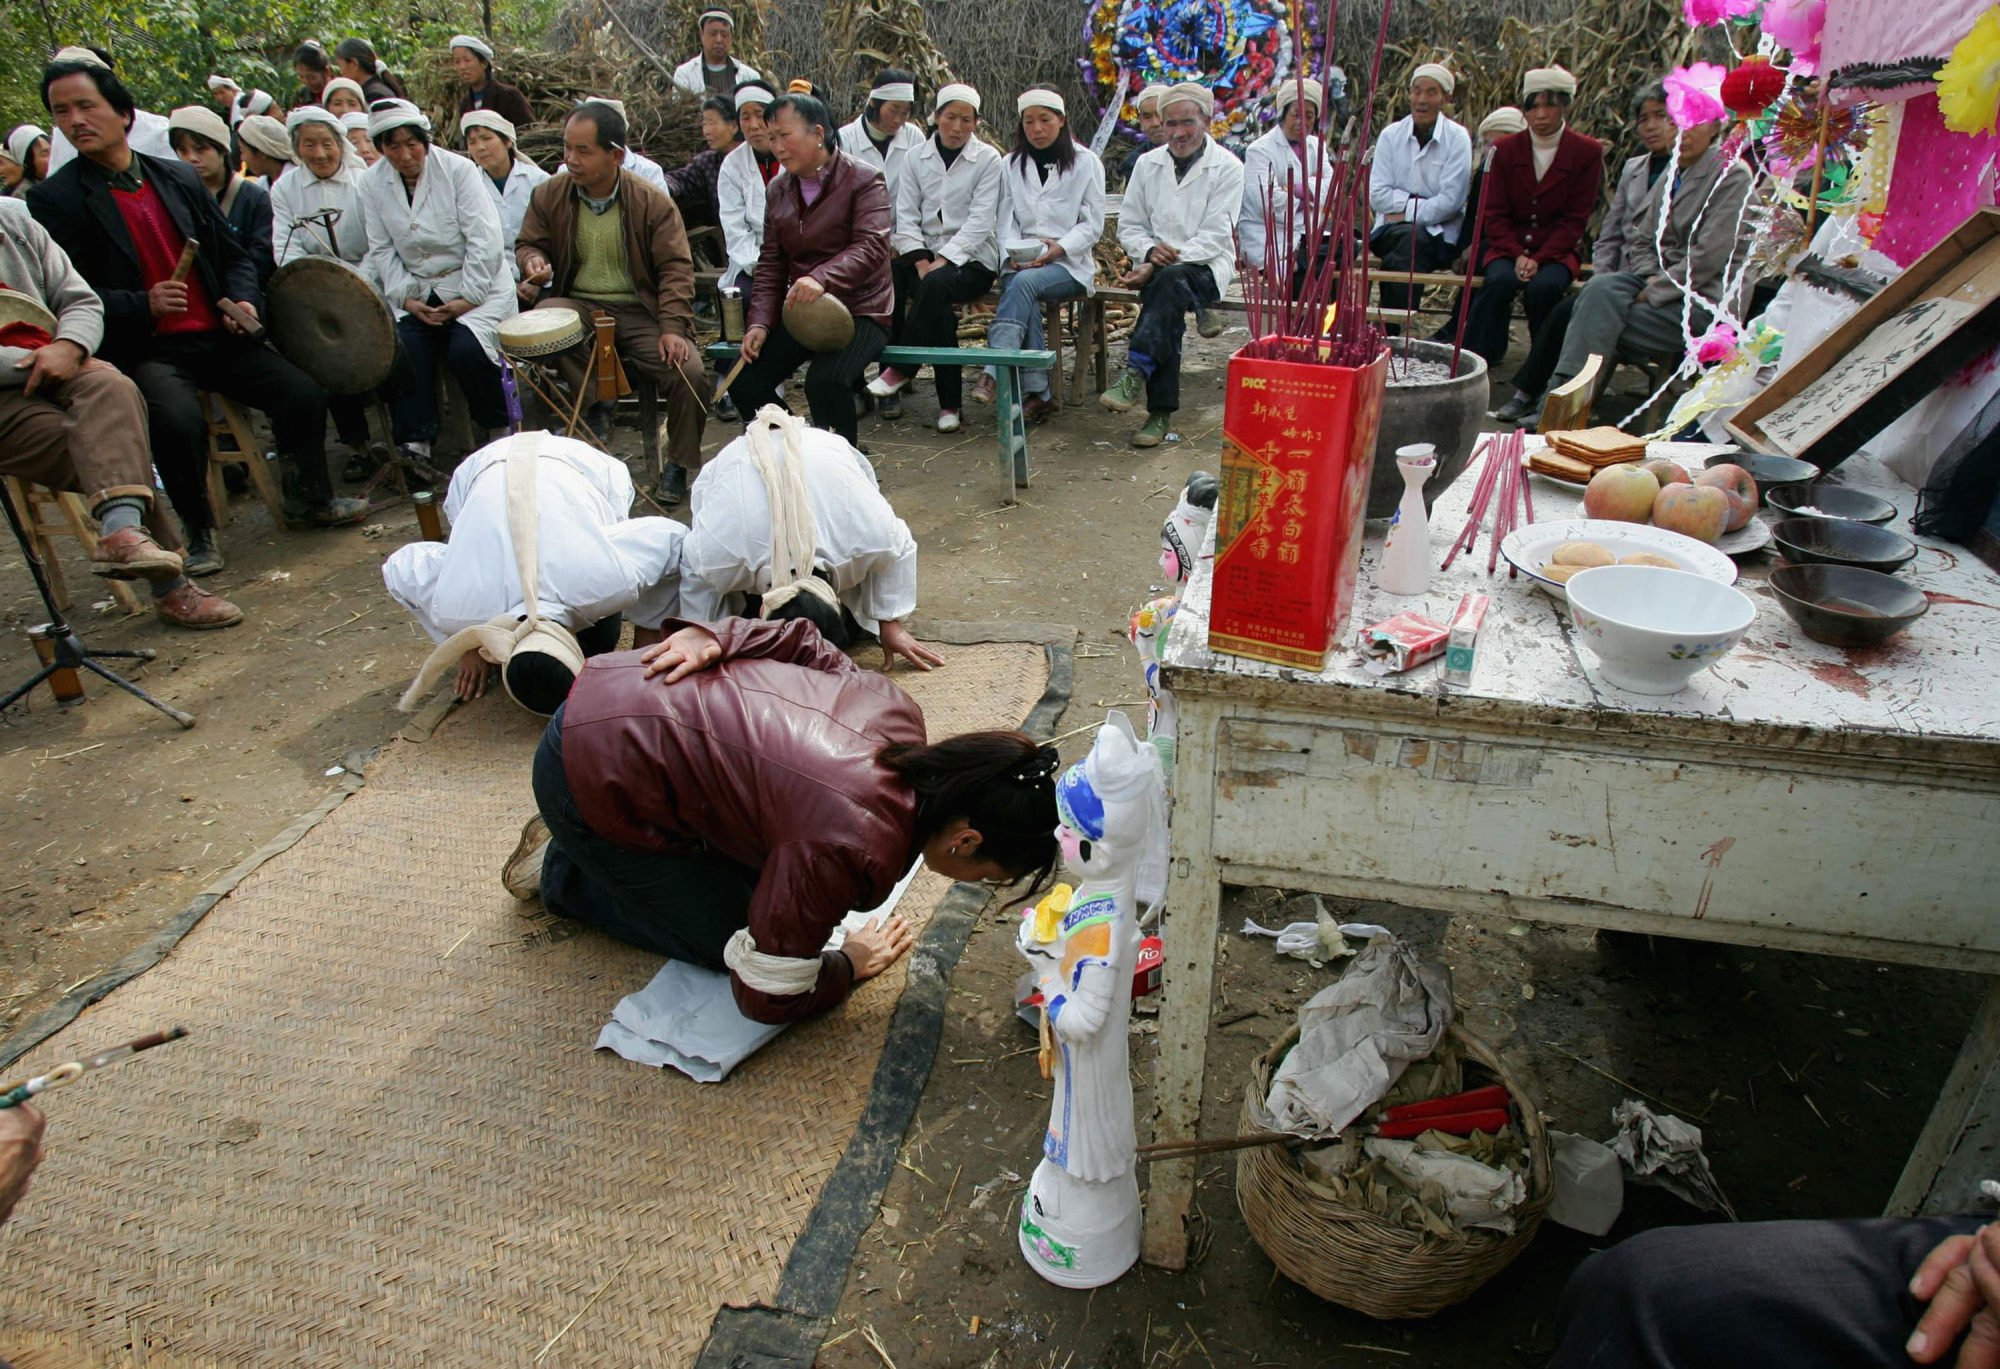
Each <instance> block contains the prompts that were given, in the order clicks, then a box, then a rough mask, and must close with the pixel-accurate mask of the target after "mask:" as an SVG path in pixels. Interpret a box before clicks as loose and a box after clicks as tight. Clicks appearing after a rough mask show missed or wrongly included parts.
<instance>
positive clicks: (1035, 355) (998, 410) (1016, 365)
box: [706, 342, 1056, 504]
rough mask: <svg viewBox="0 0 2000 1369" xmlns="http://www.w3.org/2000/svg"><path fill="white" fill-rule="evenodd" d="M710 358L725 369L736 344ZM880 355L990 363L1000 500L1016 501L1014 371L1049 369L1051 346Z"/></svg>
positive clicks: (1022, 475) (1021, 449)
mask: <svg viewBox="0 0 2000 1369" xmlns="http://www.w3.org/2000/svg"><path fill="white" fill-rule="evenodd" d="M706 351H707V355H708V359H709V360H710V361H712V362H714V363H715V364H716V365H717V366H718V367H720V368H721V369H723V370H725V371H726V370H728V369H729V367H731V366H733V365H735V364H736V357H737V353H738V349H737V345H736V344H735V343H733V342H714V343H710V344H709V346H708V347H707V349H706ZM876 360H878V361H880V362H881V363H882V364H883V365H884V366H894V367H897V368H898V369H900V370H903V371H906V372H909V373H911V374H915V372H916V370H917V368H918V367H920V366H991V367H992V368H993V378H994V382H995V394H994V397H993V411H994V413H995V415H996V416H997V417H998V419H999V424H1000V448H999V455H998V457H997V469H998V471H999V475H1000V488H1001V495H1000V498H1001V502H1003V503H1007V504H1012V503H1013V502H1015V501H1014V491H1015V490H1016V489H1026V488H1027V487H1028V420H1027V416H1026V415H1025V414H1024V413H1023V412H1022V410H1021V386H1020V382H1019V378H1018V377H1017V376H1016V375H1015V372H1016V371H1019V370H1020V369H1022V368H1023V367H1026V368H1027V369H1029V370H1031V371H1041V370H1047V369H1048V368H1049V367H1051V366H1054V365H1055V364H1056V354H1055V353H1054V352H1051V351H1046V350H1044V351H1001V350H999V349H997V348H992V347H884V348H883V349H882V353H881V355H880V356H879V357H877V358H876Z"/></svg>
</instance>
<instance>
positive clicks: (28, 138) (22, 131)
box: [7, 124, 49, 166]
mask: <svg viewBox="0 0 2000 1369" xmlns="http://www.w3.org/2000/svg"><path fill="white" fill-rule="evenodd" d="M48 136H49V135H48V134H46V133H44V132H42V131H41V130H40V129H39V128H36V127H35V126H34V125H33V124H22V125H21V126H20V127H19V128H17V129H15V130H14V131H13V132H12V133H9V134H8V135H7V155H8V156H10V157H12V158H13V159H14V160H15V161H17V162H19V163H20V164H21V165H22V166H26V165H27V164H28V154H29V153H30V152H32V151H33V150H34V147H35V140H36V139H38V138H46V137H48Z"/></svg>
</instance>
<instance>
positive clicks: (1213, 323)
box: [1194, 304, 1224, 337]
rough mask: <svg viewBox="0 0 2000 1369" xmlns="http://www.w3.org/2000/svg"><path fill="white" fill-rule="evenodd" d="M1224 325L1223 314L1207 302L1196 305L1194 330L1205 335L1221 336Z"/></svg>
mask: <svg viewBox="0 0 2000 1369" xmlns="http://www.w3.org/2000/svg"><path fill="white" fill-rule="evenodd" d="M1223 327H1224V324H1223V322H1222V315H1220V314H1218V313H1216V312H1215V310H1213V309H1211V308H1209V307H1208V306H1207V305H1206V304H1197V305H1196V306H1195V307H1194V330H1195V331H1196V332H1197V333H1200V334H1201V335H1202V336H1203V337H1221V336H1222V329H1223Z"/></svg>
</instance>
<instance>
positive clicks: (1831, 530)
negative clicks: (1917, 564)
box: [1771, 518, 1917, 574]
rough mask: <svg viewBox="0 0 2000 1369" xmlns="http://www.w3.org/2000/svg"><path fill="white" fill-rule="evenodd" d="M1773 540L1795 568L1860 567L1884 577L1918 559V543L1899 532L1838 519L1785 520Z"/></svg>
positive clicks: (1775, 526) (1775, 527)
mask: <svg viewBox="0 0 2000 1369" xmlns="http://www.w3.org/2000/svg"><path fill="white" fill-rule="evenodd" d="M1771 540H1772V541H1774V542H1776V543H1777V544H1778V550H1780V551H1782V552H1784V554H1785V559H1786V560H1787V561H1790V562H1791V563H1792V564H1793V565H1807V564H1814V563H1818V564H1824V565H1829V566H1860V567H1862V568H1863V569H1865V570H1879V571H1882V572H1884V573H1885V574H1886V573H1888V572H1891V571H1897V570H1901V569H1902V568H1903V567H1904V566H1907V565H1908V564H1909V563H1910V562H1911V561H1913V560H1915V559H1916V555H1917V544H1916V543H1915V542H1912V541H1911V540H1910V539H1909V538H1907V537H1905V536H1903V534H1901V533H1900V532H1891V531H1889V530H1888V529H1887V528H1878V527H1876V526H1874V525H1873V524H1871V523H1849V522H1846V521H1845V520H1843V519H1839V518H1784V519H1780V520H1779V521H1778V522H1776V523H1773V524H1772V525H1771Z"/></svg>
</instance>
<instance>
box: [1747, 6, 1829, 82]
mask: <svg viewBox="0 0 2000 1369" xmlns="http://www.w3.org/2000/svg"><path fill="white" fill-rule="evenodd" d="M1759 22H1760V23H1762V24H1763V26H1764V32H1765V34H1766V35H1768V36H1769V37H1770V39H1771V40H1772V41H1773V42H1775V43H1776V44H1777V45H1778V46H1779V47H1781V48H1786V49H1788V50H1790V52H1791V54H1792V60H1791V61H1790V62H1789V63H1787V65H1788V66H1789V68H1790V69H1791V71H1792V72H1793V73H1794V74H1796V75H1800V76H1810V75H1811V74H1812V73H1813V71H1814V69H1815V68H1817V67H1818V65H1819V47H1820V41H1821V40H1822V39H1823V38H1825V36H1826V0H1770V3H1769V4H1767V5H1765V6H1764V14H1763V18H1762V19H1761V20H1760V21H1759Z"/></svg>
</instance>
